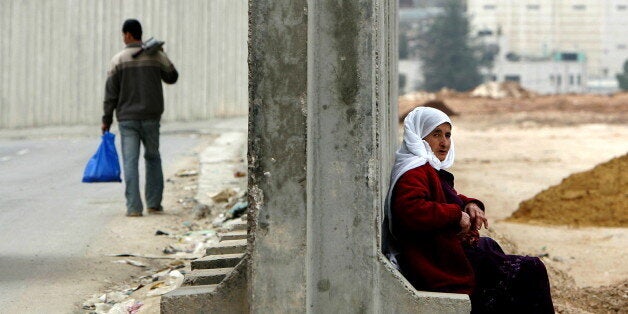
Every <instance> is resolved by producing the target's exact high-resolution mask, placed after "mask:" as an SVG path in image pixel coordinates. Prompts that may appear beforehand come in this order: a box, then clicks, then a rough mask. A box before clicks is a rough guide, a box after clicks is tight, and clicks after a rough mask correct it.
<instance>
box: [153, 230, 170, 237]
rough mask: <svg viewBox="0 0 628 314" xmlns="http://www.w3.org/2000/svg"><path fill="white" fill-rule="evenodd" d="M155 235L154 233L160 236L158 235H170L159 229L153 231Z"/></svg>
mask: <svg viewBox="0 0 628 314" xmlns="http://www.w3.org/2000/svg"><path fill="white" fill-rule="evenodd" d="M155 235H156V236H160V235H170V233H168V232H165V231H161V230H157V231H156V232H155Z"/></svg>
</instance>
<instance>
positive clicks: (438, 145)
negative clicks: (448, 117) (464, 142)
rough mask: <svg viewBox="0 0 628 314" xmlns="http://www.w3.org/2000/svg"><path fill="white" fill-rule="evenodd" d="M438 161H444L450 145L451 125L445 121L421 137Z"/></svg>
mask: <svg viewBox="0 0 628 314" xmlns="http://www.w3.org/2000/svg"><path fill="white" fill-rule="evenodd" d="M423 139H424V140H425V141H426V142H427V143H428V144H430V148H432V151H433V152H434V155H436V158H438V160H440V161H444V160H445V158H446V157H447V152H449V147H450V146H451V125H450V124H449V123H447V122H445V123H443V124H441V125H439V126H437V127H436V129H434V131H432V133H430V134H428V135H427V136H426V137H424V138H423Z"/></svg>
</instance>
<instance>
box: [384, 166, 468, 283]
mask: <svg viewBox="0 0 628 314" xmlns="http://www.w3.org/2000/svg"><path fill="white" fill-rule="evenodd" d="M458 196H459V197H460V198H461V199H462V201H463V202H464V204H465V205H466V204H467V203H468V202H470V201H475V200H474V199H470V198H467V197H465V196H464V195H460V194H458ZM391 209H392V220H393V233H394V236H395V246H396V249H397V250H398V251H399V253H400V254H399V256H397V260H398V261H399V265H400V267H401V270H402V273H403V274H404V275H405V277H406V278H407V279H408V280H409V281H410V282H411V283H412V285H414V287H415V288H416V289H417V290H426V291H438V292H453V293H464V294H470V293H471V291H472V290H473V286H474V282H475V279H474V276H473V270H472V268H471V265H470V264H469V261H468V260H467V258H466V256H465V253H464V251H463V249H462V244H461V241H460V238H459V236H458V233H459V231H460V225H459V223H460V217H461V210H462V208H460V206H459V205H457V204H447V201H446V199H445V194H444V192H443V188H442V186H441V180H440V178H439V176H438V173H437V172H436V170H435V169H434V168H432V166H430V165H429V164H425V165H423V166H420V167H417V168H414V169H411V170H409V171H407V172H406V173H404V174H403V175H402V176H401V177H400V178H399V180H397V183H396V184H395V187H394V189H393V194H392V199H391Z"/></svg>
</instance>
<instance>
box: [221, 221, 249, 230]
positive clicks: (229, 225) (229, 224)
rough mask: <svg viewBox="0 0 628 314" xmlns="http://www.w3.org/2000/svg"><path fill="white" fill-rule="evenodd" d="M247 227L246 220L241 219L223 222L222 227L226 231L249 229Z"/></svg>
mask: <svg viewBox="0 0 628 314" xmlns="http://www.w3.org/2000/svg"><path fill="white" fill-rule="evenodd" d="M247 227H248V225H247V223H246V221H244V220H241V219H233V220H227V221H225V223H223V224H222V229H223V230H225V231H233V230H247Z"/></svg>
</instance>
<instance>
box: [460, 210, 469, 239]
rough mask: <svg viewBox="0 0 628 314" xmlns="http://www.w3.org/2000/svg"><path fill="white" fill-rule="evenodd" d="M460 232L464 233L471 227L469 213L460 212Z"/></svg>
mask: <svg viewBox="0 0 628 314" xmlns="http://www.w3.org/2000/svg"><path fill="white" fill-rule="evenodd" d="M460 229H461V230H460V233H461V234H466V233H467V232H469V229H471V219H470V218H469V214H467V213H465V212H462V216H461V217H460Z"/></svg>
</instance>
